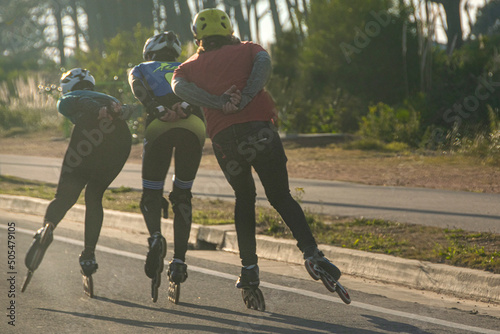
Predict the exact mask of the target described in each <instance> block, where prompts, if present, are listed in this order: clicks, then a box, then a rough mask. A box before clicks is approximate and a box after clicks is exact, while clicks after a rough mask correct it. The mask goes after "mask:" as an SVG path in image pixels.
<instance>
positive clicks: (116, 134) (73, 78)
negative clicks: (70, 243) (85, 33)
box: [23, 68, 132, 296]
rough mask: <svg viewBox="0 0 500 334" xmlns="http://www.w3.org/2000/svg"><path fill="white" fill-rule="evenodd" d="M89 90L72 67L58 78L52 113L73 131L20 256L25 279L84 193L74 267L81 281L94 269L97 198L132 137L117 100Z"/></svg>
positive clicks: (85, 75) (90, 82) (99, 215)
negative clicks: (53, 188) (52, 189)
mask: <svg viewBox="0 0 500 334" xmlns="http://www.w3.org/2000/svg"><path fill="white" fill-rule="evenodd" d="M94 86H95V79H94V77H93V76H92V75H90V73H89V71H87V70H85V69H81V68H75V69H72V70H70V71H68V72H66V73H64V74H63V76H62V77H61V88H62V93H63V95H62V97H61V98H60V99H59V100H58V102H57V109H58V111H59V112H60V113H61V114H62V115H64V116H65V117H66V118H68V119H69V120H70V121H71V122H72V123H73V124H74V125H75V126H74V128H73V131H72V133H71V138H70V142H69V144H68V149H67V150H66V154H65V156H64V160H63V163H62V168H61V176H60V178H59V183H58V185H57V192H56V195H55V198H54V200H52V201H51V202H50V204H49V205H48V207H47V210H46V212H45V217H44V226H43V227H42V228H41V229H40V230H39V231H38V232H37V233H36V234H35V236H34V239H35V240H34V242H33V243H32V245H31V246H30V249H29V250H28V253H27V255H26V261H25V264H26V267H27V268H28V270H29V274H28V277H30V273H31V274H32V273H33V272H34V270H36V269H37V268H38V265H39V264H40V262H41V261H42V258H43V256H44V254H45V250H46V249H47V247H48V246H49V244H50V243H51V241H52V231H53V230H54V229H55V228H56V226H57V225H58V224H59V223H60V221H61V220H62V219H63V217H64V216H65V214H66V213H67V211H68V210H69V209H70V208H71V207H72V206H73V205H74V204H75V203H76V201H77V200H78V197H79V196H80V193H81V192H82V190H83V189H84V188H85V206H86V208H85V238H84V250H83V252H82V253H81V255H80V265H81V267H82V273H83V275H84V276H85V277H86V279H87V282H88V280H89V279H91V278H90V277H91V275H92V274H93V273H94V272H95V271H96V270H97V262H96V259H95V248H96V245H97V241H98V239H99V235H100V231H101V227H102V221H103V207H102V198H103V195H104V191H105V190H106V189H107V188H108V186H109V185H110V184H111V182H112V181H113V180H114V179H115V178H116V176H117V175H118V174H119V173H120V171H121V169H122V168H123V165H124V164H125V162H126V160H127V158H128V156H129V153H130V149H131V141H132V137H131V134H130V130H129V129H128V126H127V123H126V122H125V120H123V119H122V106H121V103H120V101H118V100H117V99H116V98H114V97H112V96H110V95H107V94H103V93H99V92H95V91H94ZM26 282H29V279H27V281H26ZM26 284H27V283H25V285H24V286H23V291H24V289H25V288H26ZM84 288H85V289H86V290H85V291H86V293H87V294H89V295H90V296H92V295H93V292H92V284H90V285H89V284H87V285H85V286H84Z"/></svg>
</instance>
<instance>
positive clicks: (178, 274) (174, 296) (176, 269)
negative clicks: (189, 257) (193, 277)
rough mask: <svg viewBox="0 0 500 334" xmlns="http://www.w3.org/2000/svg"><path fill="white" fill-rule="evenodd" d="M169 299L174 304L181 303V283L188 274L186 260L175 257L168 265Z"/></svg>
mask: <svg viewBox="0 0 500 334" xmlns="http://www.w3.org/2000/svg"><path fill="white" fill-rule="evenodd" d="M167 275H168V279H169V281H170V282H169V286H168V300H170V301H171V302H172V303H174V304H179V296H180V294H181V283H183V282H185V281H186V279H187V277H188V274H187V265H186V264H185V263H184V261H182V260H179V259H173V260H172V261H170V263H169V266H168V272H167Z"/></svg>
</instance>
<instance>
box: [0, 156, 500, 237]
mask: <svg viewBox="0 0 500 334" xmlns="http://www.w3.org/2000/svg"><path fill="white" fill-rule="evenodd" d="M61 161H62V160H61V159H59V158H45V157H27V156H20V155H4V154H1V155H0V174H4V175H13V176H18V177H23V178H29V179H36V180H40V181H45V182H52V183H57V180H58V177H59V173H60V167H61ZM140 170H141V166H140V165H139V164H132V163H127V164H126V165H125V167H124V169H123V171H122V172H121V173H120V175H119V176H118V177H117V179H116V180H115V181H114V182H113V184H112V186H114V187H119V186H122V185H123V186H128V187H132V188H135V189H141V173H140ZM170 178H171V173H170V174H169V176H167V180H168V179H170ZM257 185H258V187H257V194H258V200H259V202H260V204H267V201H266V200H265V197H264V191H263V189H262V187H261V186H260V184H259V182H257ZM168 187H169V185H168V186H167V190H168ZM290 188H291V189H292V193H295V190H294V189H296V188H302V189H304V191H305V193H304V195H303V196H302V203H303V205H304V207H305V208H308V209H310V210H311V211H313V212H320V213H326V214H331V215H336V216H354V217H360V216H363V217H367V218H381V219H386V220H394V221H399V222H405V223H414V224H424V225H430V226H440V227H448V228H462V229H465V230H470V231H484V232H494V233H500V195H499V194H478V193H470V192H457V191H444V190H434V189H423V188H402V187H380V186H365V185H360V184H355V183H347V182H330V181H322V180H309V179H291V180H290ZM193 192H194V193H195V195H198V196H211V197H220V198H224V199H232V198H233V193H232V190H231V189H230V187H229V185H228V184H227V182H226V180H225V179H224V176H223V175H222V173H221V172H220V171H219V170H200V171H199V172H198V176H197V179H196V181H195V184H194V188H193Z"/></svg>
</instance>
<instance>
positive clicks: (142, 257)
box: [0, 225, 500, 334]
mask: <svg viewBox="0 0 500 334" xmlns="http://www.w3.org/2000/svg"><path fill="white" fill-rule="evenodd" d="M0 227H1V228H2V229H4V230H7V228H8V227H7V225H0ZM16 232H21V233H25V234H29V235H33V234H34V233H35V231H32V230H29V229H25V228H21V227H16ZM54 239H55V240H58V241H61V242H64V243H68V244H71V245H75V246H80V247H82V246H83V241H80V240H76V239H71V238H66V237H62V236H57V235H54ZM96 249H97V250H99V251H101V252H105V253H109V254H114V255H120V256H124V257H128V258H132V259H137V260H145V259H146V256H145V255H140V254H136V253H132V252H127V251H123V250H119V249H114V248H110V247H106V246H100V245H98V246H97V247H96ZM165 264H167V265H168V262H167V261H165ZM189 269H190V270H191V271H195V272H199V273H202V274H205V275H210V276H215V277H219V278H225V279H229V280H233V281H234V280H236V279H237V278H238V277H237V276H235V275H230V274H226V273H222V272H218V271H215V270H210V269H206V268H202V267H197V266H193V265H189ZM260 286H261V287H265V288H269V289H273V290H279V291H284V292H289V293H295V294H298V295H302V296H306V297H310V298H316V299H320V300H325V301H329V302H333V303H337V304H342V305H343V304H344V303H343V302H342V301H341V300H340V299H339V298H338V297H337V296H335V297H332V296H331V295H323V294H320V293H317V292H312V291H307V290H302V289H297V288H292V287H287V286H282V285H278V284H273V283H267V282H261V283H260ZM345 307H356V308H359V309H364V310H368V311H372V312H377V313H382V314H388V315H392V316H398V317H402V318H407V319H411V320H418V321H422V322H426V323H431V324H435V325H440V326H444V327H449V328H456V329H460V330H463V331H469V332H474V333H482V334H500V331H496V330H492V329H486V328H480V327H474V326H468V325H463V324H458V323H454V322H450V321H446V320H441V319H436V318H431V317H426V316H421V315H418V314H413V313H407V312H401V311H396V310H391V309H387V308H383V307H379V306H374V305H370V304H365V303H360V302H356V301H353V302H352V303H351V304H350V305H348V306H347V305H346V306H345Z"/></svg>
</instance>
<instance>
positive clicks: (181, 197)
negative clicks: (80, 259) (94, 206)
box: [129, 31, 205, 302]
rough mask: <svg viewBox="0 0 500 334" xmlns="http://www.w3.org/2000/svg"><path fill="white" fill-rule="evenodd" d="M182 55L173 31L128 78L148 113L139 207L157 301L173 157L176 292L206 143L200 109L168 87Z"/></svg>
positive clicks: (156, 39)
mask: <svg viewBox="0 0 500 334" xmlns="http://www.w3.org/2000/svg"><path fill="white" fill-rule="evenodd" d="M180 53H181V48H180V42H179V40H178V38H177V36H176V35H175V34H174V33H173V32H170V31H169V32H165V33H161V34H158V35H155V36H153V37H151V38H149V39H148V40H147V41H146V43H145V45H144V49H143V58H144V60H145V62H143V63H141V64H139V65H137V66H135V67H134V68H133V69H132V70H131V71H130V73H129V84H130V88H131V89H132V92H133V93H134V96H135V97H136V98H137V99H138V100H139V101H140V102H141V103H142V104H143V105H144V107H145V109H146V112H147V114H148V117H147V121H146V131H145V133H144V150H143V160H142V180H143V183H142V185H143V192H142V197H141V202H140V208H141V212H142V214H143V216H144V220H145V222H146V226H147V228H148V231H149V234H150V237H149V238H148V244H149V251H148V254H147V256H146V264H145V266H144V270H145V273H146V275H147V276H148V277H149V278H151V279H152V282H151V286H152V299H153V301H154V302H156V299H157V298H158V287H159V285H160V282H161V273H162V271H163V259H164V258H165V256H166V241H165V238H164V237H163V235H162V233H161V211H162V209H163V210H164V217H165V212H166V211H167V209H168V202H167V200H166V199H165V198H163V189H164V184H165V177H166V175H167V172H168V170H169V167H170V163H171V160H172V156H173V155H174V154H175V159H174V161H175V176H174V180H173V185H172V192H171V193H170V195H169V200H170V202H171V203H172V210H173V212H174V240H175V243H174V246H175V247H174V256H173V260H172V261H171V263H170V266H169V270H168V275H169V279H170V280H171V282H173V284H174V285H175V286H176V287H178V285H179V283H182V282H183V281H184V280H185V279H186V278H187V272H186V268H187V266H186V264H185V263H184V261H185V254H186V251H187V247H188V245H187V243H188V239H189V233H190V229H191V220H192V217H191V210H192V208H191V198H192V194H191V188H192V185H193V182H194V179H195V176H196V173H197V171H198V167H199V164H200V160H201V153H202V149H203V145H204V142H205V123H204V120H203V114H202V113H201V110H200V109H199V108H198V107H194V108H193V107H191V106H189V105H188V104H187V103H185V102H184V101H183V100H182V99H181V98H180V97H178V96H176V95H175V94H174V93H173V91H172V87H171V85H170V81H171V79H172V76H173V72H174V70H175V69H176V68H177V67H178V66H179V64H180V63H179V62H176V58H177V57H178V56H180ZM174 149H175V150H174ZM176 300H178V296H177V299H176ZM174 301H175V300H174Z"/></svg>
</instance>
